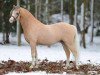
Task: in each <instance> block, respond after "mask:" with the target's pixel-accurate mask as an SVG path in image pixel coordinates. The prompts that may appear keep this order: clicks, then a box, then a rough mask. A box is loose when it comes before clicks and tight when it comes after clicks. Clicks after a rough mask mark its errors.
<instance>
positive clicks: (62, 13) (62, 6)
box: [61, 0, 63, 21]
mask: <svg viewBox="0 0 100 75" xmlns="http://www.w3.org/2000/svg"><path fill="white" fill-rule="evenodd" d="M61 21H63V0H61Z"/></svg>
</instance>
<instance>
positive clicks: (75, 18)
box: [74, 0, 77, 26]
mask: <svg viewBox="0 0 100 75" xmlns="http://www.w3.org/2000/svg"><path fill="white" fill-rule="evenodd" d="M74 6H75V16H74V25H75V26H77V0H75V1H74Z"/></svg>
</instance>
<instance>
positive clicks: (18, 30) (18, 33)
mask: <svg viewBox="0 0 100 75" xmlns="http://www.w3.org/2000/svg"><path fill="white" fill-rule="evenodd" d="M17 6H20V0H17ZM17 45H18V46H20V45H21V26H20V23H19V21H17Z"/></svg>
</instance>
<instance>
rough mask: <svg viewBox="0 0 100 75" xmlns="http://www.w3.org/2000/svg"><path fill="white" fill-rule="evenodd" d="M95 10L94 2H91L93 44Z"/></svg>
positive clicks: (92, 0)
mask: <svg viewBox="0 0 100 75" xmlns="http://www.w3.org/2000/svg"><path fill="white" fill-rule="evenodd" d="M93 10H94V0H91V26H92V31H91V32H92V33H91V34H92V35H91V41H90V42H91V43H93V36H94V33H93V32H94V19H93V16H94V13H93Z"/></svg>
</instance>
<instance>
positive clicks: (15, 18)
mask: <svg viewBox="0 0 100 75" xmlns="http://www.w3.org/2000/svg"><path fill="white" fill-rule="evenodd" d="M18 16H19V13H18V14H17V17H14V16H12V15H11V17H13V18H14V20H15V21H16V20H17V18H18Z"/></svg>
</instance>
